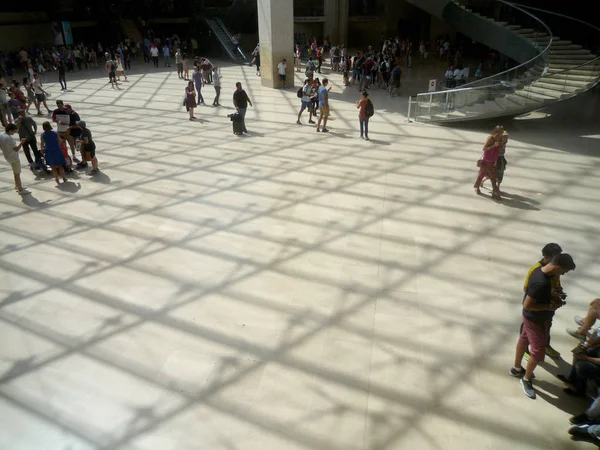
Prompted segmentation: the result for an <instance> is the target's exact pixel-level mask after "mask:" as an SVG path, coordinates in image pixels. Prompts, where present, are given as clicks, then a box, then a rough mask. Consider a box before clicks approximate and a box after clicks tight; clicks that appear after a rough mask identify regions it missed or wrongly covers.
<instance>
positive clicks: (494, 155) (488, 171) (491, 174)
mask: <svg viewBox="0 0 600 450" xmlns="http://www.w3.org/2000/svg"><path fill="white" fill-rule="evenodd" d="M503 134H504V127H503V126H501V125H496V127H495V128H494V130H493V131H492V133H491V134H490V135H489V136H488V138H487V140H486V142H485V145H484V146H483V156H482V157H481V159H480V160H479V161H478V162H477V165H478V166H479V173H478V174H477V179H476V180H475V184H474V185H473V188H474V189H475V192H476V193H477V194H478V195H481V190H480V189H479V188H480V187H481V183H482V181H483V178H484V177H486V176H487V177H488V178H489V179H490V181H491V182H492V198H494V199H500V198H501V196H500V190H499V189H498V183H497V182H496V161H497V160H498V154H499V153H500V146H501V142H502V135H503Z"/></svg>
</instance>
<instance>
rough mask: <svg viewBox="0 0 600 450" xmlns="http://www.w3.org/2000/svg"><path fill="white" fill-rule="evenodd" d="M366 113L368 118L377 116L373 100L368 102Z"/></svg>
mask: <svg viewBox="0 0 600 450" xmlns="http://www.w3.org/2000/svg"><path fill="white" fill-rule="evenodd" d="M365 113H367V117H373V114H375V107H374V106H373V102H372V101H371V100H368V101H367V106H366V108H365Z"/></svg>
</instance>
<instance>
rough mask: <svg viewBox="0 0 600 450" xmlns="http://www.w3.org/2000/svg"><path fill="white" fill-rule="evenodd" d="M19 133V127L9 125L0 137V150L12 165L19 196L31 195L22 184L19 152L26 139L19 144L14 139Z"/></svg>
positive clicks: (12, 124)
mask: <svg viewBox="0 0 600 450" xmlns="http://www.w3.org/2000/svg"><path fill="white" fill-rule="evenodd" d="M16 132H17V125H15V124H14V123H9V124H8V125H6V127H5V128H4V133H3V134H2V135H0V148H1V149H2V154H3V155H4V159H5V160H6V162H7V163H9V164H10V165H11V168H12V172H13V178H14V180H15V190H16V191H17V192H18V193H19V195H25V194H29V193H30V192H29V191H28V190H27V189H25V188H24V187H23V185H22V184H21V160H20V159H19V150H20V149H21V147H22V146H23V144H24V143H25V139H21V142H19V143H18V144H17V143H16V141H15V140H14V138H13V135H14V134H15V133H16Z"/></svg>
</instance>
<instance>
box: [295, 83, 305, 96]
mask: <svg viewBox="0 0 600 450" xmlns="http://www.w3.org/2000/svg"><path fill="white" fill-rule="evenodd" d="M296 97H298V98H302V97H304V86H302V87H301V88H300V89H298V92H296Z"/></svg>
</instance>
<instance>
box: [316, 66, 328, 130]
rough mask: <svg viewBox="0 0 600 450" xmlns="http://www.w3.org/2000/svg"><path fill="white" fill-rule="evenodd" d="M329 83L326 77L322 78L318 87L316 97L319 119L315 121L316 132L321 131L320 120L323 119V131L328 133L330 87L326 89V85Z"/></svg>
mask: <svg viewBox="0 0 600 450" xmlns="http://www.w3.org/2000/svg"><path fill="white" fill-rule="evenodd" d="M328 84H329V80H328V79H327V78H323V81H322V86H321V87H319V90H318V94H317V95H318V97H319V120H318V122H317V133H318V132H320V131H321V120H322V121H323V133H328V132H329V130H328V129H327V118H328V117H329V91H330V89H331V88H329V89H327V85H328Z"/></svg>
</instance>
